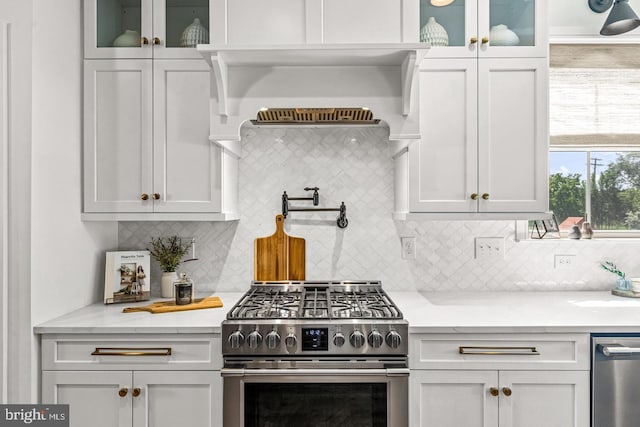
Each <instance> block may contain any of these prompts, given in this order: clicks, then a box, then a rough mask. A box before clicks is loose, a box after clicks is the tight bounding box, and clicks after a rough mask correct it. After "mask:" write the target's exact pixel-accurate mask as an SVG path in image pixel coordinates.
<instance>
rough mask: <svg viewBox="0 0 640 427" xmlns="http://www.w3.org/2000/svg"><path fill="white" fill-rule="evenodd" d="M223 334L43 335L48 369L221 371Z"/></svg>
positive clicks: (43, 361)
mask: <svg viewBox="0 0 640 427" xmlns="http://www.w3.org/2000/svg"><path fill="white" fill-rule="evenodd" d="M221 367H222V350H221V341H220V336H219V335H218V336H212V335H204V334H202V335H197V334H189V335H187V334H184V335H183V334H181V335H140V336H137V335H136V336H132V335H43V336H42V369H44V370H104V369H107V370H109V369H117V370H127V369H131V370H147V369H149V370H219V369H220V368H221Z"/></svg>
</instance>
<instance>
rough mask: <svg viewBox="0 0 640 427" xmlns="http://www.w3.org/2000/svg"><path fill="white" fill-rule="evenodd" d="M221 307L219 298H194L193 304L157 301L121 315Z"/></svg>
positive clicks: (128, 310) (124, 310)
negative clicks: (138, 312)
mask: <svg viewBox="0 0 640 427" xmlns="http://www.w3.org/2000/svg"><path fill="white" fill-rule="evenodd" d="M218 307H222V300H221V299H220V298H219V297H207V298H196V300H195V302H193V303H191V304H185V305H176V302H175V301H158V302H154V303H153V304H149V305H141V306H138V307H126V308H124V309H123V310H122V312H123V313H133V312H136V311H148V312H149V313H153V314H158V313H171V312H174V311H187V310H200V309H203V308H218Z"/></svg>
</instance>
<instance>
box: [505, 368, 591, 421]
mask: <svg viewBox="0 0 640 427" xmlns="http://www.w3.org/2000/svg"><path fill="white" fill-rule="evenodd" d="M505 388H508V389H509V390H510V391H511V395H510V396H507V395H505V393H504V391H505ZM499 418H500V424H499V427H540V426H545V427H589V423H590V410H589V371H535V372H534V371H500V417H499Z"/></svg>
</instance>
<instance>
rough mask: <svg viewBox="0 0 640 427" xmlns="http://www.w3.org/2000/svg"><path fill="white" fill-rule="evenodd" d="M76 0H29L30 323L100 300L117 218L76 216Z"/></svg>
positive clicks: (78, 160)
mask: <svg viewBox="0 0 640 427" xmlns="http://www.w3.org/2000/svg"><path fill="white" fill-rule="evenodd" d="M80 3H81V2H80V1H78V0H56V1H55V2H52V1H50V0H34V32H33V38H34V40H33V155H32V168H33V174H32V216H31V221H32V222H31V225H32V229H31V230H32V258H31V259H32V269H31V270H32V272H31V274H32V282H31V289H32V293H33V305H32V309H33V316H32V319H33V321H34V323H38V322H42V321H45V320H48V319H51V318H53V317H55V316H58V315H60V314H63V313H66V312H68V311H70V310H73V309H75V308H79V307H82V306H85V305H87V304H89V303H92V302H95V301H99V300H100V296H101V295H100V289H99V286H97V285H96V283H100V282H101V280H102V277H103V274H104V272H103V270H102V267H103V266H104V259H103V258H104V251H105V250H106V249H112V248H114V247H115V245H116V235H117V225H116V224H115V223H112V222H88V223H84V222H82V221H81V220H80V212H81V209H82V208H81V207H82V204H81V195H82V191H81V188H82V184H81V177H82V169H81V165H82V162H81V153H82V146H81V144H82V38H81V31H82V27H81V22H82V20H81V8H80Z"/></svg>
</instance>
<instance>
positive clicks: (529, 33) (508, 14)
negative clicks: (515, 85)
mask: <svg viewBox="0 0 640 427" xmlns="http://www.w3.org/2000/svg"><path fill="white" fill-rule="evenodd" d="M419 2H420V6H419V8H420V31H422V29H423V28H424V26H425V25H429V21H430V18H433V19H434V20H435V22H436V23H437V24H439V25H441V26H442V27H443V28H444V30H445V31H446V33H447V38H448V45H446V46H443V45H438V44H437V43H432V44H433V46H432V49H431V50H430V51H429V57H431V58H470V57H480V58H489V57H491V58H496V57H545V56H547V49H548V47H547V38H548V30H547V26H548V19H547V1H546V0H526V1H517V2H514V1H512V0H479V1H475V0H457V1H454V2H453V3H451V4H449V5H447V6H441V7H439V6H434V5H432V4H431V1H430V0H419ZM498 26H500V27H498ZM502 26H506V28H504V27H502ZM427 28H431V27H427ZM492 29H493V31H492ZM431 32H433V30H431ZM506 43H508V44H506ZM512 43H513V44H512Z"/></svg>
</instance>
